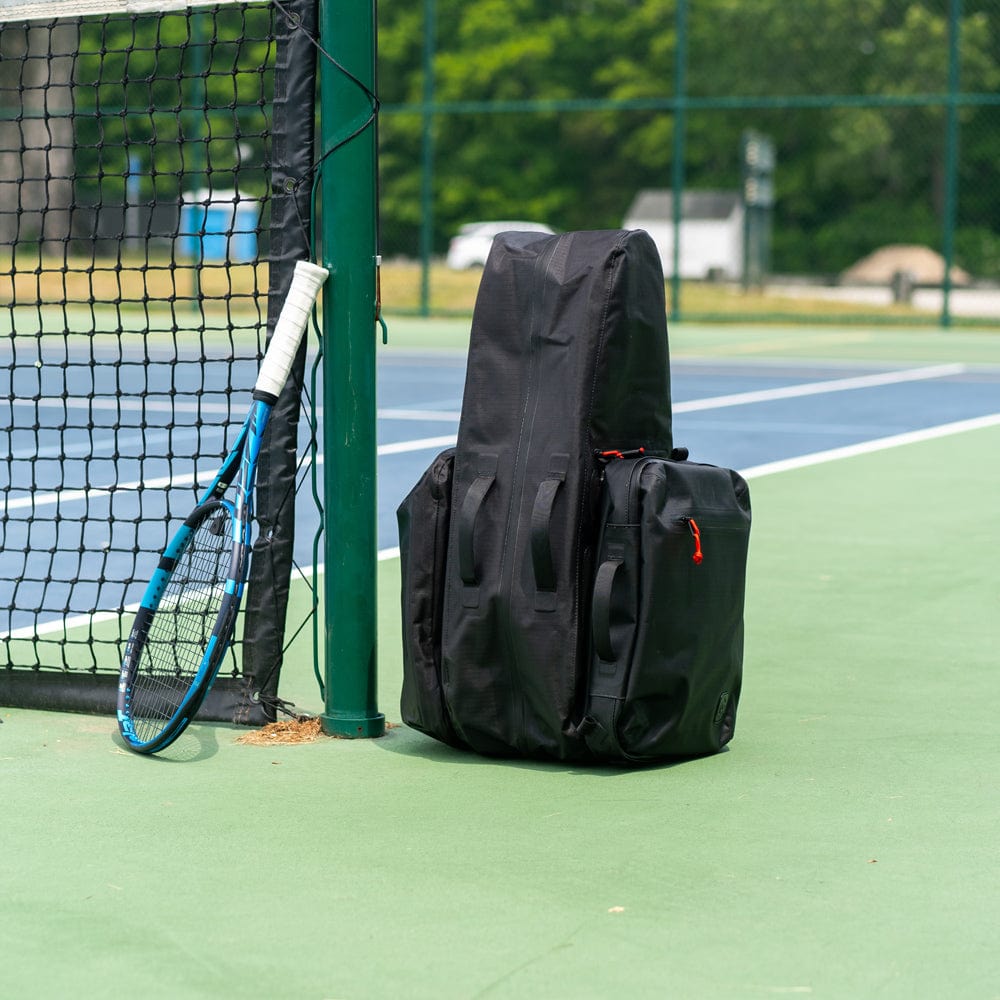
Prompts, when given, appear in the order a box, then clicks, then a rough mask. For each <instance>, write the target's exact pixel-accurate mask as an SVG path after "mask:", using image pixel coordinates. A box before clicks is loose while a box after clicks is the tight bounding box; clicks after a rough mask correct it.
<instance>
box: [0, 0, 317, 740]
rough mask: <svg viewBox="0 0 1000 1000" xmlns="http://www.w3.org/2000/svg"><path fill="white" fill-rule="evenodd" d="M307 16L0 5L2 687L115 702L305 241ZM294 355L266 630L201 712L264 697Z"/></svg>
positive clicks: (43, 696) (264, 512) (277, 428)
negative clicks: (146, 613)
mask: <svg viewBox="0 0 1000 1000" xmlns="http://www.w3.org/2000/svg"><path fill="white" fill-rule="evenodd" d="M314 23H315V0H288V2H283V3H277V2H234V0H221V2H216V3H213V4H210V5H204V6H198V5H195V6H191V5H190V4H188V3H179V2H176V0H161V2H156V3H153V2H149V0H105V2H100V0H90V2H84V0H64V2H60V0H46V2H44V3H21V4H16V3H15V4H9V3H8V4H5V5H4V6H3V7H0V56H2V58H0V379H2V380H3V382H4V383H5V388H6V392H7V402H6V405H5V409H6V412H5V414H4V416H3V419H0V451H2V452H3V453H4V454H5V456H6V459H7V462H6V465H5V468H0V503H2V505H3V514H2V521H0V609H2V610H0V639H2V650H0V703H3V704H7V705H17V704H23V705H27V706H31V707H47V708H67V709H93V710H98V711H104V710H110V709H111V707H112V706H113V702H114V690H115V686H116V684H117V671H118V666H119V663H120V657H121V644H122V642H123V639H124V638H125V636H126V635H127V630H128V628H129V622H130V611H131V610H132V609H134V606H135V605H136V604H137V602H138V600H139V598H140V597H141V594H142V590H143V587H144V584H145V581H146V580H148V578H149V577H150V575H151V573H152V570H153V569H154V568H155V562H156V559H157V553H158V552H159V551H160V550H161V549H162V548H163V547H164V545H165V544H166V542H167V540H168V538H169V536H170V535H171V534H172V533H173V530H174V529H175V528H176V526H177V523H178V522H179V520H180V519H182V518H183V517H184V516H185V515H186V514H187V512H188V511H189V510H190V508H191V506H192V505H193V503H194V501H195V499H196V497H197V494H198V487H199V485H201V486H204V485H205V484H206V483H207V482H208V481H210V480H211V477H212V475H213V474H214V472H215V471H216V470H217V468H218V466H219V464H220V461H221V458H222V457H223V456H224V454H225V449H226V444H227V438H231V436H232V433H231V429H232V427H233V425H234V424H238V423H239V421H240V419H241V418H242V415H243V412H244V411H245V409H246V405H247V392H248V389H249V388H250V387H252V385H253V381H254V377H255V373H256V368H257V364H258V359H259V358H260V357H261V355H262V353H263V349H264V346H265V341H266V337H267V334H268V329H269V321H270V323H271V324H273V320H274V318H275V316H276V311H277V307H278V305H279V304H280V300H281V298H282V297H283V291H284V288H285V287H287V282H288V280H289V279H290V264H291V263H294V259H295V258H296V257H301V256H306V255H307V254H308V246H309V231H308V228H309V223H308V218H309V201H308V198H309V191H308V185H307V184H305V185H303V184H301V183H299V182H297V181H296V180H294V178H296V176H297V177H298V178H300V179H301V178H304V177H308V172H309V165H308V162H305V163H302V162H300V163H298V164H296V163H295V162H294V161H295V158H296V157H298V158H299V159H300V160H301V159H302V158H303V157H305V158H306V160H307V161H308V157H309V156H310V155H311V146H312V101H311V99H310V100H306V101H304V102H303V101H302V100H301V98H302V96H303V94H305V95H307V96H308V97H310V98H311V95H312V92H313V87H314V80H313V78H312V77H311V76H310V73H313V72H314V57H313V56H312V52H313V49H314V46H313V45H312V44H311V37H310V34H309V27H310V25H311V24H314ZM279 181H283V183H278V182H279ZM276 227H278V228H280V233H279V234H278V235H277V236H275V235H274V233H273V230H274V229H275V228H276ZM300 361H301V359H300ZM301 369H302V364H301V363H300V364H299V365H298V371H297V376H296V375H295V373H293V379H292V383H293V385H292V387H291V388H290V389H289V390H288V392H289V394H290V395H289V398H288V399H287V400H285V401H284V402H283V403H282V404H279V407H278V408H277V410H276V413H275V417H274V418H273V420H272V424H273V426H272V431H271V439H272V445H271V446H270V447H271V448H272V449H273V451H272V452H271V453H270V455H264V456H263V457H262V462H261V476H262V482H261V491H260V495H259V497H258V518H259V520H260V522H261V525H262V529H264V530H262V532H261V534H262V535H263V536H264V537H263V540H262V543H261V544H265V545H268V546H270V547H271V548H272V550H273V551H272V552H271V553H269V555H270V558H269V559H268V560H266V562H267V567H266V571H265V568H264V567H263V566H262V567H261V570H260V571H258V570H257V569H256V567H255V570H254V572H253V574H252V576H251V580H250V584H249V589H248V595H247V602H246V606H247V612H246V621H245V622H244V627H245V630H247V639H250V638H251V636H250V631H251V630H252V631H253V632H254V636H259V637H262V638H260V641H253V642H249V641H248V642H244V643H243V647H244V648H249V647H251V646H252V655H250V653H247V654H246V655H244V653H243V651H242V649H241V646H240V643H237V644H235V646H234V651H233V653H232V654H231V656H230V660H229V665H228V666H227V667H224V668H223V672H222V674H221V675H220V681H221V683H219V684H217V685H216V688H217V695H216V697H215V698H214V700H213V703H210V704H209V705H207V706H206V710H205V711H206V714H207V715H208V716H209V717H215V718H224V719H227V720H230V721H257V720H258V717H259V716H261V714H262V713H263V716H264V717H273V712H271V711H270V710H269V708H268V701H267V697H265V699H264V706H263V707H261V702H260V695H261V694H264V695H265V696H267V695H270V696H273V695H274V694H275V693H276V690H277V673H278V670H279V669H280V662H281V636H282V632H283V627H284V615H285V602H286V600H287V587H288V575H289V572H290V565H291V545H292V534H293V515H294V502H290V501H289V499H288V497H289V492H290V491H292V487H293V485H294V479H295V473H294V465H292V467H291V468H289V459H288V457H287V456H288V453H289V452H292V453H293V452H294V448H295V442H296V435H297V422H298V395H297V392H296V389H295V385H296V384H298V385H301V382H302V371H301ZM292 461H294V457H293V458H292ZM292 492H293V491H292ZM261 562H262V563H263V562H265V560H262V561H261ZM255 563H256V560H255Z"/></svg>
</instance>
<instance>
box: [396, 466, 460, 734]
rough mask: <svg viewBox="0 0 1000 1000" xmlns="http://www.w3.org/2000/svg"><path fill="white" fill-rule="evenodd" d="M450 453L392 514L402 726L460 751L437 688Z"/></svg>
mask: <svg viewBox="0 0 1000 1000" xmlns="http://www.w3.org/2000/svg"><path fill="white" fill-rule="evenodd" d="M454 468H455V449H454V448H449V449H447V450H446V451H443V452H442V453H441V454H440V455H438V456H437V458H435V459H434V461H433V462H432V463H431V465H430V466H429V468H428V469H427V471H426V472H425V473H424V474H423V476H421V477H420V479H419V480H418V482H417V484H416V485H415V486H414V487H413V489H412V490H411V491H410V492H409V494H408V495H407V496H406V498H405V499H404V500H403V502H402V503H401V504H400V505H399V508H398V509H397V511H396V520H397V523H398V525H399V556H400V575H401V582H402V587H401V595H400V596H401V605H402V616H403V688H402V693H401V696H400V704H399V707H400V714H401V716H402V719H403V722H405V723H406V724H407V725H408V726H412V727H413V728H414V729H418V730H420V732H422V733H426V734H427V735H428V736H433V737H434V738H435V739H438V740H441V741H442V742H444V743H448V744H450V745H452V746H463V745H464V744H463V743H462V740H461V739H459V737H458V735H457V734H456V732H455V729H454V727H453V726H452V724H451V719H450V717H449V714H448V707H447V704H446V702H445V697H444V690H443V687H442V685H441V626H442V612H443V608H444V583H445V565H446V560H447V554H448V532H449V526H450V523H451V512H452V496H451V494H452V479H453V475H454Z"/></svg>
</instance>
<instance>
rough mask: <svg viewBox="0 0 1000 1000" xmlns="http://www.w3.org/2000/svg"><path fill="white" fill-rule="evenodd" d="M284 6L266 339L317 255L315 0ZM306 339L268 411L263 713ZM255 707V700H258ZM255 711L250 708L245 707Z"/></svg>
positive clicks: (252, 688) (284, 561) (272, 671)
mask: <svg viewBox="0 0 1000 1000" xmlns="http://www.w3.org/2000/svg"><path fill="white" fill-rule="evenodd" d="M276 7H277V8H278V15H277V16H278V19H279V20H278V25H277V31H278V50H277V61H276V64H275V78H274V125H273V128H274V131H273V138H272V165H271V229H270V237H271V251H270V257H269V261H270V279H269V286H268V310H267V313H268V315H267V324H268V333H269V335H270V333H271V332H273V330H274V324H275V322H276V321H277V318H278V313H279V312H280V311H281V305H282V303H283V302H284V299H285V295H286V293H287V291H288V288H289V286H290V285H291V281H292V272H293V271H294V269H295V262H296V261H298V260H302V259H304V258H309V257H310V255H311V247H310V236H311V233H310V200H311V189H312V171H313V166H314V160H313V144H314V136H315V101H316V47H315V44H314V41H313V39H315V37H316V34H317V10H318V3H317V0H283V2H282V3H281V4H280V5H276ZM305 357H306V340H303V343H302V346H301V348H300V349H299V353H298V355H297V356H296V359H295V364H294V365H293V367H292V373H291V376H290V378H289V380H288V384H287V385H286V386H285V389H284V392H282V394H281V397H280V398H279V400H278V403H277V405H276V406H275V408H274V411H273V413H272V415H271V420H270V423H269V425H268V429H267V432H266V434H265V438H264V442H263V445H262V448H261V452H260V458H259V461H258V466H257V493H256V504H257V510H256V514H257V538H256V541H255V542H254V546H253V559H252V561H251V564H250V577H249V580H248V582H247V593H246V604H245V616H244V628H243V647H242V649H243V675H244V677H245V678H246V681H247V690H248V691H249V692H252V693H253V694H254V695H255V699H254V700H255V701H258V702H259V704H260V706H262V707H263V710H264V715H265V716H266V717H267V718H268V719H269V720H270V721H274V719H275V707H274V706H275V704H276V699H277V694H278V677H279V674H280V671H281V664H282V656H283V645H284V633H285V616H286V612H287V609H288V589H289V582H290V579H291V573H292V545H293V542H294V540H295V476H296V466H297V455H296V452H297V444H298V425H299V413H300V409H301V407H300V398H301V393H302V385H303V379H304V375H305ZM254 707H255V708H256V706H254ZM247 710H248V711H249V710H250V705H249V704H248V705H247Z"/></svg>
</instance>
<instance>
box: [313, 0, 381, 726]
mask: <svg viewBox="0 0 1000 1000" xmlns="http://www.w3.org/2000/svg"><path fill="white" fill-rule="evenodd" d="M320 41H321V44H322V46H323V50H324V52H325V53H327V54H328V55H329V58H324V57H323V56H321V65H320V136H321V150H322V153H323V155H324V160H323V166H322V178H321V182H320V212H321V216H322V224H321V240H322V261H323V264H324V266H325V267H327V268H328V269H329V271H330V278H329V280H328V282H327V285H326V290H325V293H324V296H323V299H324V301H323V331H324V335H323V345H324V346H323V387H324V388H323V408H324V409H323V448H324V471H323V485H324V493H325V508H326V525H325V535H324V562H325V564H326V571H325V574H324V594H325V597H326V620H325V629H324V631H325V640H326V642H325V682H326V705H325V712H324V715H323V720H322V721H323V728H324V729H325V730H326V732H328V733H331V734H333V735H336V736H350V737H365V736H381V735H382V734H383V733H384V731H385V717H384V716H383V715H382V714H381V713H380V712H379V711H378V708H377V706H376V679H377V663H376V660H377V654H376V647H377V643H376V631H377V625H376V622H377V619H376V566H377V562H376V558H377V557H376V533H375V515H376V502H375V280H376V274H375V268H376V260H375V254H376V233H375V225H376V220H375V214H376V212H375V185H376V150H375V121H374V102H373V98H372V96H371V94H372V92H374V89H375V8H374V3H373V0H321V3H320ZM345 71H346V72H345ZM366 91H367V92H366ZM352 135H353V137H352Z"/></svg>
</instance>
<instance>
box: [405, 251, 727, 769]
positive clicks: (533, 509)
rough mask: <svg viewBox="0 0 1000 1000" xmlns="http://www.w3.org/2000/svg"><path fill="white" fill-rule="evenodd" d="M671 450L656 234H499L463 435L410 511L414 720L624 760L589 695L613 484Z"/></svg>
mask: <svg viewBox="0 0 1000 1000" xmlns="http://www.w3.org/2000/svg"><path fill="white" fill-rule="evenodd" d="M671 451H672V439H671V410H670V372H669V360H668V346H667V327H666V308H665V302H664V290H663V272H662V268H661V264H660V260H659V257H658V255H657V252H656V248H655V246H654V244H653V242H652V240H651V239H650V238H649V236H648V235H647V234H646V233H644V232H641V231H607V232H578V233H567V234H563V235H560V236H544V235H543V236H540V235H538V234H536V233H506V234H503V235H501V236H499V237H497V239H496V240H495V241H494V244H493V249H492V251H491V253H490V256H489V259H488V261H487V264H486V268H485V270H484V274H483V278H482V282H481V285H480V289H479V296H478V299H477V302H476V309H475V313H474V316H473V323H472V335H471V341H470V348H469V360H468V370H467V375H466V383H465V394H464V398H463V403H462V416H461V421H460V424H459V433H458V444H457V447H456V448H455V449H449V450H448V451H446V452H444V453H442V454H441V455H439V456H438V458H437V459H435V461H434V462H433V463H432V465H431V467H430V468H429V469H428V470H427V472H426V473H425V474H424V476H423V477H422V478H421V479H420V481H419V482H418V483H417V484H416V486H415V487H414V489H413V490H412V491H411V493H410V494H409V496H407V498H406V499H405V500H404V501H403V503H402V504H401V506H400V508H399V512H398V518H399V532H400V552H401V559H402V567H401V568H402V578H403V583H402V609H403V666H404V680H403V693H402V699H401V709H402V716H403V720H404V722H406V723H407V724H408V725H411V726H413V727H415V728H417V729H420V730H421V731H423V732H425V733H427V734H428V735H431V736H434V737H435V738H437V739H440V740H443V741H444V742H447V743H450V744H452V745H454V746H462V747H468V748H471V749H473V750H476V751H478V752H480V753H485V754H495V755H504V756H526V757H549V758H556V759H562V760H574V759H582V760H587V759H616V760H627V759H628V757H627V755H626V754H624V753H623V752H621V750H619V749H616V748H614V747H609V745H606V743H602V742H601V739H600V736H599V730H601V727H602V724H603V723H602V716H601V713H600V711H598V710H597V709H596V708H595V703H594V701H593V699H592V698H591V696H590V693H589V692H590V687H591V681H590V673H591V660H592V648H593V638H592V626H591V617H592V610H593V584H594V574H595V569H596V568H597V567H596V566H595V559H596V556H597V549H598V546H599V544H602V542H601V537H602V536H601V530H600V527H601V514H602V503H604V501H603V500H602V496H603V491H604V479H605V472H606V469H607V467H608V465H609V462H617V461H618V460H619V458H621V457H625V458H627V457H628V456H629V455H639V454H642V455H660V456H669V455H670V454H671ZM741 611H742V606H741ZM733 706H734V707H735V699H734V701H733ZM637 756H642V755H641V754H639V755H637Z"/></svg>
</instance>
